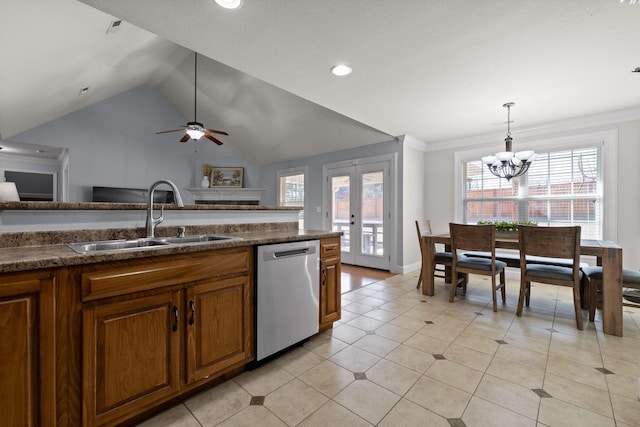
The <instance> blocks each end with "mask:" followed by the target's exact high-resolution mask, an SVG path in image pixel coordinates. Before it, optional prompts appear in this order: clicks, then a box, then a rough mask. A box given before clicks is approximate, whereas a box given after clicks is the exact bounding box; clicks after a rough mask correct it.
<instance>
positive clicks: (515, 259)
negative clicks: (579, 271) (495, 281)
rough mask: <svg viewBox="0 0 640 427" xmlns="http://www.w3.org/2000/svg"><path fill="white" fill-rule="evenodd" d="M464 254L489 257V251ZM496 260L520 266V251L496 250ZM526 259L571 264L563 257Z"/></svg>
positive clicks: (512, 265)
mask: <svg viewBox="0 0 640 427" xmlns="http://www.w3.org/2000/svg"><path fill="white" fill-rule="evenodd" d="M464 255H466V256H468V257H476V258H489V259H490V258H491V254H490V253H489V252H465V253H464ZM496 260H498V261H502V262H505V263H507V267H514V268H520V253H519V252H513V253H511V252H502V251H501V252H496ZM527 261H528V262H529V263H533V264H544V265H555V266H558V267H569V266H571V260H570V259H563V258H544V257H537V256H528V257H527ZM588 265H589V264H588V263H586V262H581V263H580V268H584V267H588Z"/></svg>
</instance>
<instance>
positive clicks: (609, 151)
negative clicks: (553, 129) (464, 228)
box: [453, 130, 618, 241]
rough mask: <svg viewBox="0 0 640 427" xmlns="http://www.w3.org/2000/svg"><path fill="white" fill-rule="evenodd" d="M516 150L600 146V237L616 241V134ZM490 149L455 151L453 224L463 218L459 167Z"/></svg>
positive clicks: (578, 137) (544, 142)
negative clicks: (601, 217) (601, 219)
mask: <svg viewBox="0 0 640 427" xmlns="http://www.w3.org/2000/svg"><path fill="white" fill-rule="evenodd" d="M516 144H518V145H517V149H518V151H520V150H525V149H529V150H534V151H537V152H540V153H543V152H550V151H561V150H563V149H575V148H583V147H594V146H601V147H602V191H603V194H602V216H603V222H602V238H603V240H613V241H617V237H618V220H617V203H618V175H617V163H618V131H617V130H609V131H602V132H592V133H586V134H576V135H570V136H565V137H559V138H548V139H535V140H529V141H528V142H526V143H524V142H520V141H516ZM488 151H490V149H487V148H483V149H472V150H465V151H457V152H455V154H454V188H453V191H454V221H456V222H461V221H462V220H463V218H464V212H463V209H464V204H463V203H462V199H463V195H464V191H465V184H466V182H464V180H463V172H464V171H463V164H464V163H465V162H467V161H471V160H477V159H480V158H481V157H482V156H485V155H487V152H488Z"/></svg>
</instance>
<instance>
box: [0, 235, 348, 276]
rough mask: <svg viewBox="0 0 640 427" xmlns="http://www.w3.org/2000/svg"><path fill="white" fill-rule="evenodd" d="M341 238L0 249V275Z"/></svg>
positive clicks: (248, 237)
mask: <svg viewBox="0 0 640 427" xmlns="http://www.w3.org/2000/svg"><path fill="white" fill-rule="evenodd" d="M341 234H342V233H340V232H331V231H322V230H305V231H299V230H258V231H252V232H243V233H228V235H230V236H234V237H241V238H242V240H222V241H213V242H203V243H188V244H180V245H170V246H155V247H151V248H141V249H134V250H130V249H129V250H124V251H123V250H121V251H101V252H97V253H88V254H79V253H76V252H74V251H73V250H72V249H71V248H69V247H68V246H67V245H66V244H62V243H58V244H51V245H40V246H17V247H3V248H0V272H2V273H7V272H17V271H28V270H37V269H44V268H54V267H65V266H72V265H82V264H93V263H100V262H108V261H121V260H126V259H134V258H145V257H153V256H160V255H170V254H180V253H190V252H198V251H204V250H212V249H222V248H230V247H240V246H254V245H265V244H272V243H282V242H294V241H300V240H312V239H319V238H324V237H332V236H340V235H341Z"/></svg>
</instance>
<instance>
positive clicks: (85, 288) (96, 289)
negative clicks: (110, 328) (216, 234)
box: [82, 247, 252, 302]
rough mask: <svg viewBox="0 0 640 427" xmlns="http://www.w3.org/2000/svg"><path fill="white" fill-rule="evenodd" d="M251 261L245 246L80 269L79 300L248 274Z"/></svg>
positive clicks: (249, 253) (249, 252)
mask: <svg viewBox="0 0 640 427" xmlns="http://www.w3.org/2000/svg"><path fill="white" fill-rule="evenodd" d="M251 263H252V258H251V251H250V250H249V248H247V247H242V248H232V249H220V250H217V251H206V252H196V253H193V254H189V255H181V256H179V257H168V258H162V257H161V258H157V259H151V260H148V261H146V262H144V263H136V264H135V265H130V264H124V263H123V264H121V263H116V264H114V265H112V266H111V267H109V268H107V267H105V268H103V269H99V270H94V271H87V272H83V273H82V301H84V302H86V301H93V300H96V299H101V298H108V297H113V296H118V295H125V294H130V293H134V292H141V291H148V290H153V289H157V288H160V287H163V286H171V285H176V284H180V283H186V282H191V281H197V280H201V279H210V278H216V277H225V276H232V275H239V274H248V273H249V268H250V266H251Z"/></svg>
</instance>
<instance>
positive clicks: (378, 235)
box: [361, 171, 384, 256]
mask: <svg viewBox="0 0 640 427" xmlns="http://www.w3.org/2000/svg"><path fill="white" fill-rule="evenodd" d="M383 179H384V173H382V171H380V172H368V173H363V174H362V192H361V194H362V209H361V212H362V242H361V246H362V249H361V250H362V253H363V254H367V255H376V256H383V255H384V241H383V236H384V228H383V226H382V224H383V219H384V218H383V216H382V215H383V207H384V194H383V188H384V186H383V184H384V182H383Z"/></svg>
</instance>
